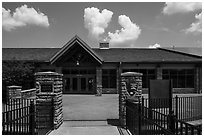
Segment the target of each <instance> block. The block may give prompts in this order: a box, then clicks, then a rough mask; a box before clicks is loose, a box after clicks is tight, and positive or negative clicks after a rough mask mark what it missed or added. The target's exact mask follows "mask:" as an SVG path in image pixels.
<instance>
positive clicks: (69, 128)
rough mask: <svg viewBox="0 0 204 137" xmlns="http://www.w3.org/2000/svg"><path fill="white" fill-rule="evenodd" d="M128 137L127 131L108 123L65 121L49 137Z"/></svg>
mask: <svg viewBox="0 0 204 137" xmlns="http://www.w3.org/2000/svg"><path fill="white" fill-rule="evenodd" d="M120 134H125V135H128V133H127V132H126V130H124V129H121V128H119V127H117V126H113V125H109V124H108V122H107V121H64V123H63V124H62V125H61V126H60V127H59V128H58V129H57V130H53V131H52V132H51V133H50V134H49V135H120Z"/></svg>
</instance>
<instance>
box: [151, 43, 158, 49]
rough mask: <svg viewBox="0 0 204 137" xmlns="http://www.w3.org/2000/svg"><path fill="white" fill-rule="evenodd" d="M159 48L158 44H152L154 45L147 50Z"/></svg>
mask: <svg viewBox="0 0 204 137" xmlns="http://www.w3.org/2000/svg"><path fill="white" fill-rule="evenodd" d="M160 47H161V46H160V44H157V43H156V44H154V45H149V48H151V49H155V48H160Z"/></svg>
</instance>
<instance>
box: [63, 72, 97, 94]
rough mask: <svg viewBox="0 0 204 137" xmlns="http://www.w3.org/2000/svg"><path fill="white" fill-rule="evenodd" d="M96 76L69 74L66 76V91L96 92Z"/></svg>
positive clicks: (79, 92) (76, 92) (77, 92)
mask: <svg viewBox="0 0 204 137" xmlns="http://www.w3.org/2000/svg"><path fill="white" fill-rule="evenodd" d="M94 89H95V78H94V76H90V75H87V76H67V77H65V78H64V93H68V94H69V93H70V94H94V93H95V92H94Z"/></svg>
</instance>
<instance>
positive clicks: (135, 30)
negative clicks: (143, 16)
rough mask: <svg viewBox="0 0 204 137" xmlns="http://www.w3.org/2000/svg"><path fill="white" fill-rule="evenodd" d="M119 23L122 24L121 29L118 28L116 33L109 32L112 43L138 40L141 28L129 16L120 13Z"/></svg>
mask: <svg viewBox="0 0 204 137" xmlns="http://www.w3.org/2000/svg"><path fill="white" fill-rule="evenodd" d="M118 23H119V24H120V25H121V26H122V28H121V30H116V31H115V33H111V32H108V36H109V38H110V44H111V45H115V44H121V43H127V42H133V41H135V40H137V38H138V37H139V35H140V33H141V29H140V27H139V26H137V25H136V24H135V23H133V22H132V21H131V20H130V18H129V17H127V16H125V15H120V16H119V17H118Z"/></svg>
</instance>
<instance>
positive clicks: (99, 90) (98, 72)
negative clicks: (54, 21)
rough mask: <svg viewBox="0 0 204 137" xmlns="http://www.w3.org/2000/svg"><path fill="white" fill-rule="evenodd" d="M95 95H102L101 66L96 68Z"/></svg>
mask: <svg viewBox="0 0 204 137" xmlns="http://www.w3.org/2000/svg"><path fill="white" fill-rule="evenodd" d="M96 92H97V93H96V96H101V95H102V69H101V67H97V68H96Z"/></svg>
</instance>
